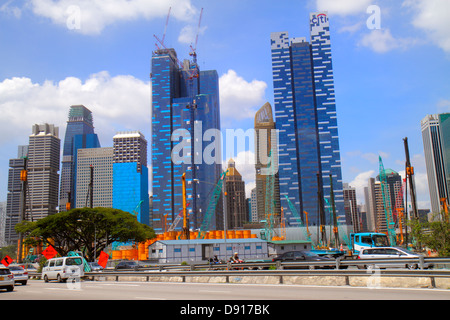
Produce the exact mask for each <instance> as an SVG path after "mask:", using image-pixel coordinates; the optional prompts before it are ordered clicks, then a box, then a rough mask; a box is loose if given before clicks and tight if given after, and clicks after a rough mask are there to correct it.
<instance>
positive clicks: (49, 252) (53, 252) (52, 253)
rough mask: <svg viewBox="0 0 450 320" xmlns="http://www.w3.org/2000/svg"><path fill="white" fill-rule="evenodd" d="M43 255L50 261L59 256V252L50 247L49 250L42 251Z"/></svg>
mask: <svg viewBox="0 0 450 320" xmlns="http://www.w3.org/2000/svg"><path fill="white" fill-rule="evenodd" d="M42 254H43V255H44V257H46V258H47V260H48V259H51V258H53V257H54V256H56V255H57V254H58V252H56V250H55V248H53V247H52V246H50V245H49V246H48V247H47V249H45V250H44V251H42Z"/></svg>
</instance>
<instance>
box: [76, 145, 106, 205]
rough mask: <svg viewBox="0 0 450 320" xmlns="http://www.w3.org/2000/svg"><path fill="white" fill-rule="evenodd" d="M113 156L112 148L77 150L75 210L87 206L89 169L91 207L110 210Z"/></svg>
mask: <svg viewBox="0 0 450 320" xmlns="http://www.w3.org/2000/svg"><path fill="white" fill-rule="evenodd" d="M113 154H114V150H113V148H89V149H78V152H77V179H76V203H75V205H76V208H83V207H88V206H89V203H90V188H89V187H90V183H91V167H92V168H93V169H92V171H93V172H92V174H93V177H92V178H93V179H92V180H93V187H92V189H93V192H92V194H93V197H92V205H93V207H94V208H96V207H103V208H112V206H113V200H112V197H113Z"/></svg>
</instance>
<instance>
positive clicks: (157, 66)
mask: <svg viewBox="0 0 450 320" xmlns="http://www.w3.org/2000/svg"><path fill="white" fill-rule="evenodd" d="M218 82H219V81H218V75H217V72H216V71H215V70H210V71H200V70H199V69H198V65H197V64H196V63H195V62H194V63H193V62H190V61H187V60H185V61H184V62H183V63H180V62H179V60H178V58H177V54H176V52H175V50H174V49H162V50H157V51H156V52H154V54H153V57H152V169H153V182H152V189H153V226H154V229H155V231H156V232H163V231H165V230H167V228H168V226H169V225H171V223H172V222H173V221H174V219H175V217H176V215H178V213H179V212H180V211H181V210H182V182H181V177H182V174H183V173H185V174H186V181H187V185H186V193H187V202H188V204H189V207H188V212H189V214H190V216H189V223H190V228H193V229H197V228H198V227H199V226H200V225H201V223H202V221H203V214H204V213H205V212H206V209H207V207H208V204H209V200H210V196H211V195H212V192H211V190H212V189H213V188H214V185H215V184H216V183H217V181H218V178H219V176H220V172H221V163H220V161H219V162H218V161H214V162H212V163H211V162H210V161H208V159H209V158H208V159H206V161H205V158H204V157H203V156H204V151H205V150H211V149H213V151H212V154H213V156H216V153H215V152H218V153H219V152H220V140H218V139H217V136H214V135H213V136H212V137H210V136H209V134H208V133H211V131H210V129H216V130H220V109H219V85H218ZM211 144H213V148H210V149H208V147H209V146H211ZM217 158H218V159H221V158H220V154H217ZM219 207H220V206H218V210H217V211H216V216H215V217H213V219H212V226H211V227H212V228H215V227H217V226H218V225H220V222H221V221H222V219H220V213H221V210H220V209H219ZM217 214H219V219H217V218H218V216H217ZM181 226H182V225H181V224H180V225H179V226H177V228H176V229H179V228H180V227H181Z"/></svg>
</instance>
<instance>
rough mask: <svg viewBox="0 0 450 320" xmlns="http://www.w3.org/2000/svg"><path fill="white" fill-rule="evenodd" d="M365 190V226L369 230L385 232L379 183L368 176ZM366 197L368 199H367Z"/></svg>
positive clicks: (385, 223) (384, 218)
mask: <svg viewBox="0 0 450 320" xmlns="http://www.w3.org/2000/svg"><path fill="white" fill-rule="evenodd" d="M366 190H367V192H366V201H368V202H367V203H368V205H367V215H368V216H367V227H368V229H369V231H378V232H387V222H386V214H385V212H384V204H383V195H382V192H381V184H380V182H379V181H375V178H369V181H368V186H367V189H365V191H366ZM367 199H368V200H367Z"/></svg>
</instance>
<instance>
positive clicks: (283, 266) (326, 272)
mask: <svg viewBox="0 0 450 320" xmlns="http://www.w3.org/2000/svg"><path fill="white" fill-rule="evenodd" d="M384 263H389V264H392V265H399V266H403V265H405V266H406V265H411V264H417V267H418V268H417V269H416V270H409V269H405V268H395V269H394V268H389V269H386V270H381V269H380V270H378V269H377V270H376V272H377V274H378V275H380V276H384V277H427V278H429V279H430V283H431V287H435V278H450V268H448V269H434V270H426V269H425V268H424V266H426V265H427V264H433V265H435V266H436V265H449V266H450V258H423V257H421V258H419V259H383V260H382V259H370V260H369V259H356V260H346V259H344V260H340V259H337V260H330V261H314V262H311V261H303V262H280V261H278V262H254V263H239V264H230V263H222V264H208V263H195V264H194V263H193V264H190V265H180V264H161V265H148V266H147V267H143V268H139V269H138V270H132V269H121V270H113V269H106V270H103V271H100V272H86V273H85V277H87V278H92V279H95V278H99V277H103V278H105V277H113V278H115V281H119V278H120V277H145V278H146V281H150V279H151V278H152V277H180V278H181V281H182V282H185V281H186V277H208V276H212V277H220V276H223V277H225V278H226V282H230V277H243V276H277V277H279V282H280V283H283V282H284V281H283V277H285V276H337V277H345V283H346V284H349V277H352V276H353V277H355V276H371V275H373V270H364V267H365V266H371V265H374V266H375V268H376V266H377V264H384ZM350 266H356V267H358V266H359V267H360V268H361V269H359V268H358V269H352V270H351V269H348V267H350ZM274 268H275V270H270V269H274ZM291 268H292V269H291ZM299 268H304V269H299ZM294 269H295V270H294ZM30 276H36V277H39V276H40V274H38V273H30Z"/></svg>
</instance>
